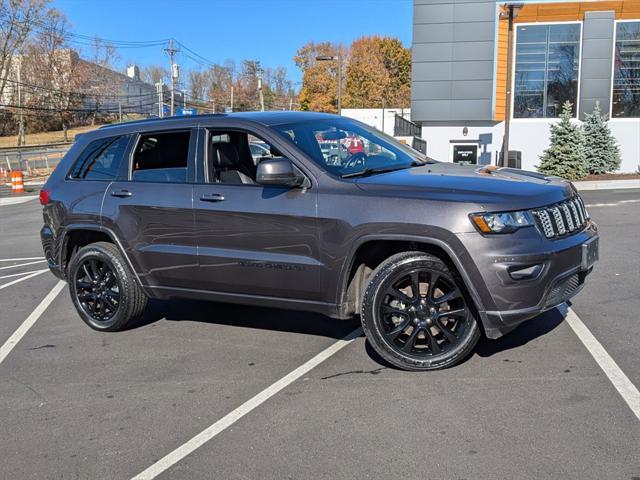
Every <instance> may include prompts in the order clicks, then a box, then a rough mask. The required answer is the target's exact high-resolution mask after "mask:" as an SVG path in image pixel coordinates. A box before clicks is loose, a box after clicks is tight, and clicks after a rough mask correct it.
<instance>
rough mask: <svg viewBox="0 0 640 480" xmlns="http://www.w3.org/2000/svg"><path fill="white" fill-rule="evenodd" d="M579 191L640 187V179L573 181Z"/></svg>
mask: <svg viewBox="0 0 640 480" xmlns="http://www.w3.org/2000/svg"><path fill="white" fill-rule="evenodd" d="M573 184H574V185H575V187H576V188H577V189H578V190H579V191H585V190H620V189H627V188H639V189H640V179H637V178H636V179H632V180H590V181H584V182H573Z"/></svg>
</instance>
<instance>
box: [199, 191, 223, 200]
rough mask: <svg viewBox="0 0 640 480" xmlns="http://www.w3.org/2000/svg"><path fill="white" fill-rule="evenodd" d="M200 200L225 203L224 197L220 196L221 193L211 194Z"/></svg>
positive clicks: (203, 196)
mask: <svg viewBox="0 0 640 480" xmlns="http://www.w3.org/2000/svg"><path fill="white" fill-rule="evenodd" d="M200 200H201V201H203V202H223V201H224V195H222V194H220V193H209V194H204V195H202V196H201V197H200Z"/></svg>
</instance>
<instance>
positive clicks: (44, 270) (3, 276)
mask: <svg viewBox="0 0 640 480" xmlns="http://www.w3.org/2000/svg"><path fill="white" fill-rule="evenodd" d="M47 270H48V269H46V268H45V269H42V270H29V271H28V272H20V273H12V274H11V275H2V276H1V277H0V280H4V279H5V278H13V277H20V276H22V275H29V274H30V273H36V272H38V273H41V272H46V271H47Z"/></svg>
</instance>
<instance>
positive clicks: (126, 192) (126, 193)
mask: <svg viewBox="0 0 640 480" xmlns="http://www.w3.org/2000/svg"><path fill="white" fill-rule="evenodd" d="M111 196H112V197H119V198H126V197H131V196H133V193H131V192H130V191H129V190H119V191H115V190H114V191H113V192H111Z"/></svg>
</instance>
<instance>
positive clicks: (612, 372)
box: [565, 308, 640, 420]
mask: <svg viewBox="0 0 640 480" xmlns="http://www.w3.org/2000/svg"><path fill="white" fill-rule="evenodd" d="M565 318H566V320H567V323H568V324H569V326H570V327H571V329H572V330H573V331H574V333H575V334H576V335H577V336H578V338H579V339H580V341H581V342H582V343H583V344H584V346H585V347H586V348H587V350H588V351H589V353H590V354H591V356H592V357H593V359H594V360H595V361H596V363H597V364H598V366H599V367H600V368H601V369H602V371H603V372H604V373H605V375H606V376H607V377H609V381H611V383H612V384H613V386H614V387H615V389H616V390H618V393H619V394H620V395H621V396H622V398H623V399H624V401H625V402H627V405H629V408H630V409H631V411H632V412H633V413H634V414H635V416H636V417H638V420H640V392H639V391H638V389H637V388H636V386H635V385H634V384H633V383H631V380H629V377H627V376H626V375H625V373H624V372H623V371H622V369H621V368H620V367H619V366H618V364H617V363H616V362H615V360H614V359H613V358H611V355H609V354H608V353H607V351H606V350H605V349H604V347H603V346H602V344H601V343H600V342H599V341H598V339H596V337H594V336H593V334H592V333H591V332H590V331H589V329H588V328H587V326H586V325H585V324H584V323H582V320H580V317H578V315H576V313H575V312H574V311H573V310H572V309H570V308H569V309H568V311H567V315H566V317H565Z"/></svg>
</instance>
